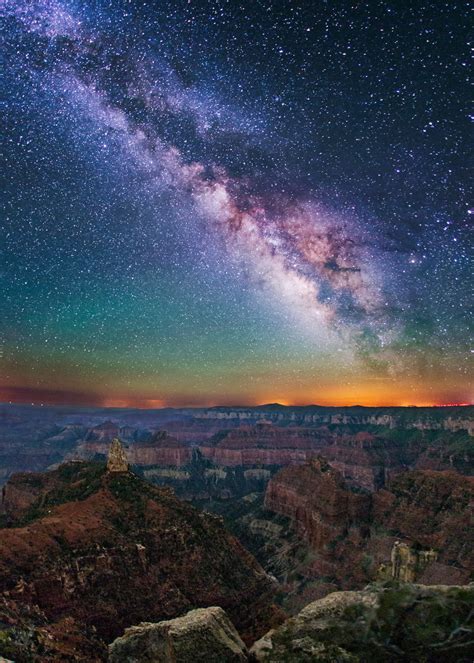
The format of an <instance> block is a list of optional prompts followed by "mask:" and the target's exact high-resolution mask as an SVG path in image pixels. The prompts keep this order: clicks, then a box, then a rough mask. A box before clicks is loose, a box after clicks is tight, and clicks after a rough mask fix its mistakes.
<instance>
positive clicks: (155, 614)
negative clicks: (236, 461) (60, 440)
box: [0, 463, 281, 641]
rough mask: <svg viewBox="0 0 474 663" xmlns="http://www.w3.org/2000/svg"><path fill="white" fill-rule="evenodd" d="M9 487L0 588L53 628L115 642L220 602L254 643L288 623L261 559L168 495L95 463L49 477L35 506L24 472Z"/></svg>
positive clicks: (0, 535) (1, 533)
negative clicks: (143, 624) (141, 625)
mask: <svg viewBox="0 0 474 663" xmlns="http://www.w3.org/2000/svg"><path fill="white" fill-rule="evenodd" d="M11 483H12V485H14V486H15V487H16V490H15V491H13V493H12V492H11V490H7V491H6V495H10V494H12V495H13V496H14V499H13V502H10V503H9V506H8V509H7V510H8V512H9V515H10V519H14V518H17V522H16V523H12V524H13V525H16V526H12V527H9V528H3V529H1V530H0V591H2V592H4V595H5V596H7V597H8V598H9V600H12V601H15V602H16V603H17V604H18V605H20V606H23V607H28V606H37V607H38V609H39V610H41V611H42V612H43V613H44V614H45V616H46V618H47V619H48V620H49V621H50V622H52V623H56V622H58V621H60V620H62V619H65V618H71V619H73V620H74V622H75V623H79V624H84V625H85V626H86V627H94V628H96V629H97V633H98V635H99V636H100V637H101V638H103V639H104V640H105V641H110V640H111V639H113V638H114V637H116V636H117V635H119V634H120V633H121V632H122V631H123V629H124V628H125V627H127V626H129V625H131V624H135V623H138V622H140V621H144V620H146V621H159V620H160V619H166V618H170V617H174V616H177V615H179V614H182V613H184V612H186V611H187V610H188V609H190V608H192V607H196V606H201V607H205V606H210V605H220V606H222V607H223V608H224V609H226V610H227V611H228V613H229V615H230V616H231V618H232V620H233V622H234V623H235V624H236V626H237V628H238V629H239V630H240V632H241V634H242V635H243V637H244V638H245V639H246V640H247V641H252V640H254V639H255V638H256V637H257V636H258V635H259V634H262V633H264V632H265V631H266V630H268V628H269V627H271V626H272V625H273V624H274V623H278V622H279V621H280V620H281V613H280V612H279V610H278V609H277V608H275V606H274V605H273V603H272V595H273V592H274V584H273V583H272V581H271V580H270V579H269V577H268V576H267V575H266V574H265V573H264V572H263V570H262V568H261V567H260V566H259V565H258V563H257V562H256V561H255V559H254V558H253V557H252V556H251V555H250V554H249V553H248V552H247V551H246V550H245V549H244V548H242V546H241V545H240V544H239V543H238V541H237V540H236V539H234V538H233V537H232V536H230V535H229V534H228V533H227V532H226V531H225V530H224V528H223V526H222V524H221V522H220V520H219V519H218V518H216V517H213V516H210V515H205V514H202V513H200V512H198V511H196V510H195V509H193V508H192V507H190V506H189V505H187V504H184V503H182V502H180V501H179V500H178V499H177V498H175V497H174V495H173V494H172V493H171V492H170V491H169V490H167V489H162V488H156V487H154V486H152V485H150V484H148V483H146V482H144V481H142V480H141V479H139V478H138V477H136V476H135V475H132V474H130V473H126V474H116V475H114V474H107V473H104V469H103V466H101V465H96V464H88V463H73V464H67V465H63V466H61V467H60V468H58V470H56V471H55V472H52V473H51V474H50V475H49V477H48V479H45V480H44V484H43V487H44V491H43V492H42V493H41V494H40V495H39V497H38V498H37V499H36V500H33V501H31V499H30V497H31V490H30V486H29V485H27V486H26V487H24V484H25V478H24V476H23V477H22V476H16V477H14V478H13V479H12V481H11ZM22 491H23V492H24V494H25V495H26V494H27V495H28V497H27V498H25V500H21V499H19V497H18V496H19V495H20V494H21V493H22ZM27 501H30V508H29V510H27V509H26V502H27ZM15 504H16V505H17V506H18V507H19V509H15V508H14V505H15Z"/></svg>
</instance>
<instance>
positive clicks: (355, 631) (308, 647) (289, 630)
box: [251, 585, 474, 663]
mask: <svg viewBox="0 0 474 663" xmlns="http://www.w3.org/2000/svg"><path fill="white" fill-rule="evenodd" d="M473 610H474V587H472V586H469V587H446V586H437V587H425V586H423V585H401V586H397V585H395V586H393V585H385V586H384V585H379V586H377V585H372V586H370V587H368V588H367V589H365V590H364V591H358V592H335V593H333V594H329V595H328V596H326V597H325V598H323V599H321V600H319V601H315V602H314V603H310V604H309V605H308V606H306V608H304V609H303V610H302V611H301V612H300V613H299V614H298V615H297V616H296V617H294V618H292V619H289V620H288V621H287V622H285V623H284V624H283V625H282V626H280V627H279V628H277V629H276V630H274V631H271V632H270V633H268V634H267V635H266V636H264V638H262V639H261V640H259V641H258V642H256V643H255V644H254V646H253V647H252V649H251V652H252V654H253V656H254V657H255V659H256V660H257V661H261V662H265V663H281V662H282V661H286V662H287V663H305V662H308V663H310V662H314V661H320V662H321V663H335V662H338V663H367V661H374V662H380V663H382V662H383V663H385V662H387V663H395V662H398V661H430V663H461V662H466V663H467V661H471V660H473V657H474V622H473V619H472V614H473Z"/></svg>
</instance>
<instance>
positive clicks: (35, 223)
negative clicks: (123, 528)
mask: <svg viewBox="0 0 474 663" xmlns="http://www.w3.org/2000/svg"><path fill="white" fill-rule="evenodd" d="M2 23H3V41H4V44H3V51H4V54H5V60H6V69H5V79H4V88H5V89H4V92H5V93H6V94H5V98H6V104H5V119H6V125H5V132H4V135H5V138H6V140H5V146H6V157H7V164H6V168H5V169H4V191H5V192H6V195H5V205H4V215H3V219H2V226H3V236H4V238H5V242H4V252H3V255H2V271H3V283H4V287H3V292H2V301H1V306H2V316H1V317H2V343H3V353H2V358H1V360H0V361H1V365H2V371H1V383H0V387H1V390H0V399H1V400H3V401H8V400H12V401H27V402H35V403H41V402H45V403H47V402H48V403H49V402H55V403H72V404H82V403H91V404H97V405H117V406H120V405H123V406H139V407H156V406H161V405H209V404H257V403H264V402H273V401H278V402H281V403H294V404H301V403H321V404H332V405H350V404H355V403H358V404H362V405H389V404H392V405H404V404H415V405H416V404H418V405H421V404H438V403H439V404H446V403H465V402H470V401H471V400H472V388H471V390H470V383H469V371H470V370H471V371H472V363H470V362H471V361H472V347H473V343H472V327H470V324H469V322H470V317H469V314H470V311H469V305H470V303H471V302H472V300H471V293H472V277H471V271H470V264H469V234H468V233H469V229H470V219H472V217H470V212H472V211H473V210H472V209H471V210H470V208H469V193H470V192H469V178H468V166H469V164H468V162H469V144H468V143H469V141H468V135H469V134H468V128H469V119H470V118H469V109H468V98H469V96H468V91H467V90H468V45H467V41H468V40H467V32H468V28H467V26H468V16H467V7H466V6H465V5H464V3H457V2H446V3H443V2H423V1H422V2H413V3H406V2H396V1H393V2H377V1H376V2H367V3H350V2H323V1H321V2H318V1H315V2H265V1H257V2H250V1H248V2H234V1H229V2H226V1H224V0H218V1H217V0H216V1H212V2H204V1H195V0H189V1H188V0H186V1H185V0H183V1H174V2H168V1H160V2H158V1H156V2H138V1H134V0H132V1H130V2H126V1H122V0H113V1H111V0H109V1H100V0H99V1H94V2H92V1H89V2H79V1H72V0H71V1H63V2H61V1H59V0H41V1H38V2H23V1H22V0H19V1H18V0H17V1H10V0H7V1H6V2H5V3H4V5H3V8H2Z"/></svg>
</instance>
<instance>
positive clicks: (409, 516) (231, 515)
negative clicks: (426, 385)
mask: <svg viewBox="0 0 474 663" xmlns="http://www.w3.org/2000/svg"><path fill="white" fill-rule="evenodd" d="M367 410H368V409H366V408H336V409H331V408H317V407H310V408H285V407H283V406H279V405H272V406H266V407H262V408H255V409H251V408H211V409H208V410H189V409H187V410H179V411H176V410H159V411H144V412H140V411H128V410H114V411H111V410H96V409H87V408H84V409H81V410H79V409H64V410H62V409H61V408H46V409H43V408H41V411H39V410H38V408H32V407H27V406H18V407H9V408H7V409H6V410H5V409H4V410H3V413H2V415H1V416H0V468H1V469H0V472H1V478H0V483H3V486H0V489H1V494H2V498H1V506H0V528H1V529H0V532H1V536H0V592H1V599H0V651H1V652H2V654H4V655H5V656H6V658H8V656H7V655H6V654H5V653H4V652H7V653H8V651H9V649H8V647H10V649H11V648H13V649H11V650H12V651H14V652H15V656H16V658H14V657H13V656H11V658H12V659H13V660H15V661H16V660H17V659H18V661H22V660H23V659H22V658H21V657H22V656H23V657H26V658H24V660H41V661H43V660H44V661H47V662H48V663H49V661H51V662H53V661H55V660H60V657H61V656H63V657H64V656H69V657H70V660H77V661H79V660H88V661H95V660H97V661H99V660H105V658H106V657H107V651H106V644H107V643H110V642H111V641H112V640H113V639H114V638H117V637H120V636H121V634H122V633H123V630H124V629H126V628H129V627H133V626H134V625H138V624H139V623H140V622H141V621H146V622H152V623H157V624H158V623H168V622H169V623H170V624H171V622H172V621H173V620H174V619H175V618H178V619H181V617H182V616H183V615H184V614H185V613H186V612H187V611H188V610H193V609H196V608H199V609H201V608H202V609H207V608H208V607H209V606H220V607H221V608H223V609H224V610H225V611H226V613H227V616H228V617H224V616H222V615H221V614H220V613H219V616H218V618H217V617H216V619H217V621H218V622H219V624H220V625H221V626H219V629H220V630H219V632H220V633H221V631H222V629H224V631H226V632H229V633H230V632H231V631H232V628H234V627H235V628H236V629H237V632H238V634H239V635H238V637H239V638H242V639H243V642H244V645H243V646H242V652H244V653H243V654H241V653H240V652H239V653H238V656H240V659H239V660H245V659H244V658H242V656H244V655H245V656H247V657H250V658H249V660H252V657H254V658H255V656H256V655H257V654H255V652H253V650H252V653H248V650H247V648H246V647H248V646H250V645H252V643H253V642H254V641H255V640H257V639H258V638H259V637H261V636H262V635H264V634H265V633H266V632H267V631H268V629H269V628H272V627H277V626H278V624H279V623H280V622H281V621H282V620H283V619H284V618H285V616H288V615H293V616H295V618H296V617H297V615H298V614H299V612H300V611H301V610H302V609H303V608H305V606H307V605H308V604H310V603H311V602H314V601H316V602H317V601H320V600H324V598H325V597H327V596H332V594H333V593H334V592H340V591H342V592H353V591H362V590H363V588H364V587H365V586H366V585H367V584H368V583H374V582H375V583H378V585H379V584H380V583H389V584H390V583H399V582H408V583H421V584H422V585H423V586H435V585H443V586H446V587H449V586H452V587H460V586H466V585H467V584H468V583H469V581H470V580H471V579H472V577H473V574H474V558H473V553H472V550H473V549H474V545H473V543H474V530H473V521H472V515H471V514H472V506H473V503H474V485H473V482H474V478H473V475H474V454H473V440H472V426H471V422H472V411H473V408H437V409H427V410H426V411H425V409H422V408H420V409H418V408H413V409H397V408H391V409H387V410H385V409H380V410H370V411H367ZM402 410H403V411H402ZM418 410H420V411H419V412H418ZM114 440H116V441H114ZM118 440H121V443H120V442H119V441H118ZM111 448H112V450H113V451H112V461H111V459H110V456H109V466H108V467H109V470H107V468H106V465H105V461H106V460H107V456H108V455H109V454H110V453H111V452H110V450H111ZM114 450H115V451H114ZM116 454H118V455H116ZM378 585H377V586H378ZM387 586H388V585H387ZM377 591H378V590H377ZM453 591H454V590H453ZM200 614H201V613H200ZM200 618H201V617H200ZM203 618H204V617H203ZM227 618H229V619H230V625H231V626H229V624H228V623H227V622H226V619H227ZM193 619H194V618H193ZM212 619H214V617H213V618H212ZM162 620H165V622H163V621H162ZM186 623H187V622H186ZM211 623H212V624H214V621H212V620H211ZM231 627H232V628H231ZM171 628H174V626H173V627H172V626H169V627H168V626H166V627H165V626H163V627H160V628H159V629H158V630H156V629H155V630H152V631H150V633H151V632H153V633H154V634H155V635H154V636H153V637H155V636H156V637H160V638H161V637H164V638H165V640H166V642H167V643H168V644H166V647H168V646H169V647H172V648H173V647H175V644H173V643H172V642H171V640H170V639H169V638H170V637H171V636H170V635H169V634H170V633H171V631H170V630H169V629H171ZM206 628H207V626H206ZM209 628H211V627H209ZM212 628H213V627H212ZM212 628H211V631H212ZM2 629H3V630H2ZM5 629H7V631H8V638H9V640H8V642H7V643H6V645H5V647H4V649H2V642H1V638H2V637H3V636H2V632H3V631H5ZM142 632H143V633H145V632H146V633H147V632H148V631H146V630H145V631H140V630H137V631H133V633H135V634H138V633H142ZM25 633H29V634H30V636H31V637H30V636H28V637H26V635H25ZM160 633H161V634H165V635H158V634H160ZM173 633H174V631H173ZM214 635H215V633H214ZM214 635H213V636H212V637H214ZM133 637H135V636H133ZM137 637H138V635H137ZM147 637H148V636H147ZM173 637H174V636H173ZM193 637H194V636H193ZM196 637H197V636H196ZM232 639H233V636H232V637H231V640H232ZM25 641H26V642H27V644H24V642H25ZM22 642H23V644H22ZM127 642H128V641H127ZM216 642H217V641H216ZM219 642H220V641H219ZM226 642H227V640H226ZM170 643H171V644H170ZM7 645H8V646H7ZM221 645H222V642H220V644H219V643H218V644H216V646H217V647H220V646H221ZM127 646H128V644H127ZM160 646H161V645H160ZM163 646H164V645H163ZM176 646H177V645H176ZM226 646H227V645H226ZM278 646H279V645H278ZM22 647H23V649H22ZM239 647H240V645H239ZM28 648H29V649H28ZM38 651H42V652H43V653H42V654H41V656H40V658H39V659H35V658H34V656H36V654H37V652H38ZM18 652H20V653H18ZM68 652H69V653H68ZM78 652H80V654H79V653H78ZM30 655H31V656H32V657H33V658H31V657H30V659H28V658H27V657H28V656H30ZM81 656H82V658H81ZM74 657H76V658H74ZM259 660H260V659H259ZM262 660H266V659H264V658H262ZM268 660H272V659H271V658H270V659H268ZM275 660H277V659H275Z"/></svg>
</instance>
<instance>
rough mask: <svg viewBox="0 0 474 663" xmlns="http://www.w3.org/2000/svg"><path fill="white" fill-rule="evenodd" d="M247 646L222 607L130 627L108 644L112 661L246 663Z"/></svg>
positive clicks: (110, 661)
mask: <svg viewBox="0 0 474 663" xmlns="http://www.w3.org/2000/svg"><path fill="white" fill-rule="evenodd" d="M247 654H248V652H247V647H246V646H245V644H244V643H243V642H242V640H241V638H240V636H239V634H238V633H237V631H236V629H235V626H234V625H233V624H232V622H231V621H230V619H229V618H228V617H227V615H226V613H225V612H224V610H222V608H218V607H213V608H200V609H197V610H191V611H190V612H188V613H187V614H186V615H184V616H183V617H177V618H176V619H172V620H169V621H163V622H158V623H157V624H150V623H144V624H139V625H138V626H132V627H131V628H128V629H127V630H126V631H125V633H124V635H123V636H122V637H120V638H117V639H116V640H114V642H113V643H112V644H111V645H110V646H109V663H135V662H136V661H143V662H145V661H150V662H151V661H155V662H157V663H158V662H161V661H163V663H165V662H166V661H170V662H171V661H173V663H245V661H248V655H247Z"/></svg>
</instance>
